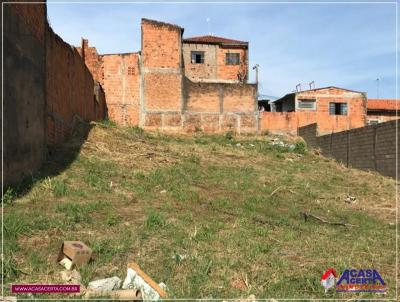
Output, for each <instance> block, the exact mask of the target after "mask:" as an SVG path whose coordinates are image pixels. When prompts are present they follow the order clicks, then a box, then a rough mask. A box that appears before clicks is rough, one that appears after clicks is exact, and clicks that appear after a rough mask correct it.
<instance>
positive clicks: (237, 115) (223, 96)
mask: <svg viewBox="0 0 400 302" xmlns="http://www.w3.org/2000/svg"><path fill="white" fill-rule="evenodd" d="M184 83H185V85H184V101H183V110H184V111H183V113H181V112H180V111H168V110H164V111H162V110H158V111H157V112H151V113H149V112H148V113H147V114H146V120H145V127H146V128H147V129H157V130H162V131H168V132H171V131H173V132H194V131H204V132H210V133H220V132H226V131H234V132H237V133H247V132H253V133H254V132H257V131H258V115H257V111H256V110H255V102H256V91H257V89H256V85H250V84H238V83H229V84H228V83H197V82H191V81H190V80H188V79H186V80H185V82H184Z"/></svg>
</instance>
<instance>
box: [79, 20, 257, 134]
mask: <svg viewBox="0 0 400 302" xmlns="http://www.w3.org/2000/svg"><path fill="white" fill-rule="evenodd" d="M141 32H142V36H141V41H142V42H141V50H140V52H135V53H125V54H103V55H99V54H98V53H97V50H96V49H95V48H94V47H89V45H88V41H87V40H83V42H82V45H81V47H79V48H77V50H78V52H79V53H80V54H81V55H82V58H83V60H84V61H85V63H86V65H87V66H88V68H89V69H90V70H91V71H92V73H93V75H94V77H95V78H96V79H97V80H98V81H99V82H100V84H101V85H102V86H103V89H104V92H105V95H106V102H107V106H108V113H109V117H110V118H111V119H112V120H114V121H116V122H117V123H119V124H121V125H138V126H141V127H144V128H147V129H157V130H162V131H173V132H190V131H197V130H201V131H206V132H224V131H235V132H238V133H242V132H257V131H258V128H259V116H258V110H257V85H256V84H249V83H247V78H248V76H247V74H248V61H247V52H248V43H247V42H242V41H237V40H230V39H224V38H220V37H213V36H204V37H196V38H189V39H183V32H184V29H183V28H182V27H180V26H177V25H174V24H169V23H165V22H159V21H155V20H149V19H142V22H141Z"/></svg>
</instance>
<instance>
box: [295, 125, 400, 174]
mask: <svg viewBox="0 0 400 302" xmlns="http://www.w3.org/2000/svg"><path fill="white" fill-rule="evenodd" d="M397 127H398V126H397V121H389V122H385V123H381V124H377V125H370V126H365V127H361V128H355V129H351V130H348V131H343V132H338V133H333V134H329V135H323V136H316V133H317V131H316V128H317V124H313V125H309V126H306V127H301V128H300V129H299V134H300V135H301V136H302V137H303V138H304V139H305V140H306V142H307V143H308V144H309V145H310V146H312V147H314V148H320V149H321V151H322V154H323V155H325V156H328V157H332V158H335V159H336V160H338V161H339V162H342V163H343V164H345V165H346V166H348V167H353V168H358V169H363V170H375V171H378V172H379V173H381V174H382V175H386V176H390V177H393V178H395V177H396V171H397V172H398V167H396V140H397V141H399V138H400V137H399V134H400V133H399V132H398V131H397V133H396V128H397ZM397 156H398V153H397Z"/></svg>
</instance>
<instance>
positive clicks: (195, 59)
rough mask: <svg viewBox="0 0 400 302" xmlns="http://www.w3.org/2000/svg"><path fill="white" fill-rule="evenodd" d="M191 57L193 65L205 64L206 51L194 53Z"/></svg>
mask: <svg viewBox="0 0 400 302" xmlns="http://www.w3.org/2000/svg"><path fill="white" fill-rule="evenodd" d="M190 56H191V62H192V64H204V51H192V52H191V53H190Z"/></svg>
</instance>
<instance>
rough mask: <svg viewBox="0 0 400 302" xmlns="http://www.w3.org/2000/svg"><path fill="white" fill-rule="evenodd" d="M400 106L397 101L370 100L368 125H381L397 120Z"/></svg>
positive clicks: (368, 104)
mask: <svg viewBox="0 0 400 302" xmlns="http://www.w3.org/2000/svg"><path fill="white" fill-rule="evenodd" d="M399 104H400V103H399V101H398V100H396V99H368V103H367V124H369V125H372V124H379V123H383V122H387V121H391V120H394V119H397V118H398V114H399V109H400V108H399Z"/></svg>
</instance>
